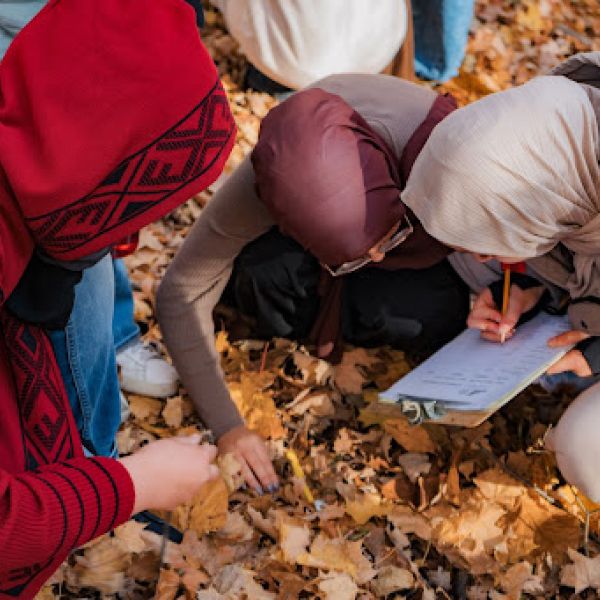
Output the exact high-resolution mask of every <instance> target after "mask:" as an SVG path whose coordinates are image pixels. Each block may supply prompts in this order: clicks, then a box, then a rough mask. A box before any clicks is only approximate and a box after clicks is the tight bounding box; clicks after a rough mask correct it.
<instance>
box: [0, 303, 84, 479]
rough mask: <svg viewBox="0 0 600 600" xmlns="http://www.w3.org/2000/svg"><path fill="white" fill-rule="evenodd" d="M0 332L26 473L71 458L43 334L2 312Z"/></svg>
mask: <svg viewBox="0 0 600 600" xmlns="http://www.w3.org/2000/svg"><path fill="white" fill-rule="evenodd" d="M1 322H2V331H3V334H4V339H5V343H6V349H7V352H8V357H9V360H10V363H11V367H12V371H13V379H14V382H15V386H16V391H17V402H18V405H19V406H18V407H19V414H20V419H21V426H22V430H23V433H24V441H25V443H24V450H25V464H26V467H27V469H28V470H31V469H34V468H36V467H38V466H40V465H45V464H51V463H55V462H58V461H60V460H65V459H66V458H70V457H72V456H73V448H74V441H73V440H72V439H71V434H70V429H69V423H68V418H67V410H69V407H68V406H67V405H66V402H67V401H66V398H65V396H64V395H63V391H62V388H61V386H60V379H59V378H60V374H59V373H58V372H57V367H56V363H55V360H54V353H53V350H52V346H51V344H50V341H49V340H48V338H47V337H46V334H45V333H44V332H43V331H42V330H41V329H39V328H37V327H33V326H30V325H27V324H25V323H21V322H20V321H17V320H16V319H14V318H12V317H11V316H10V315H9V314H7V312H6V311H3V312H2V321H1Z"/></svg>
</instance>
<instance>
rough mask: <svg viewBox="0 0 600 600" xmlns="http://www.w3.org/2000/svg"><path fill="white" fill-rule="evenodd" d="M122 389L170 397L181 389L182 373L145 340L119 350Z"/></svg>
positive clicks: (118, 359) (157, 396)
mask: <svg viewBox="0 0 600 600" xmlns="http://www.w3.org/2000/svg"><path fill="white" fill-rule="evenodd" d="M117 365H118V366H119V379H120V381H121V389H123V390H125V391H126V392H131V393H133V394H140V395H141V396H152V397H153V398H166V397H167V396H173V395H174V394H175V393H176V392H177V385H178V383H179V376H178V375H177V371H176V370H175V368H174V367H172V366H171V365H170V364H169V363H168V362H167V361H166V360H165V359H164V358H163V357H162V356H161V355H160V353H159V351H158V350H157V349H156V348H155V347H154V346H146V345H145V344H143V343H142V342H141V341H138V342H136V343H135V344H131V345H129V346H127V347H126V348H124V349H123V350H120V351H119V352H117Z"/></svg>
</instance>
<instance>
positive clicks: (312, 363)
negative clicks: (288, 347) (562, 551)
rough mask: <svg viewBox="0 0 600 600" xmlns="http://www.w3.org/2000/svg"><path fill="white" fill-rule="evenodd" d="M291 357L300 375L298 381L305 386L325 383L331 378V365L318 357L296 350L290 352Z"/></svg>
mask: <svg viewBox="0 0 600 600" xmlns="http://www.w3.org/2000/svg"><path fill="white" fill-rule="evenodd" d="M292 359H293V361H294V364H295V365H296V368H297V369H298V371H299V373H300V375H301V378H300V382H302V384H303V385H305V386H310V387H312V386H323V385H327V384H328V383H329V381H330V380H331V379H332V378H333V368H332V366H331V365H330V364H329V363H328V362H326V361H324V360H321V359H320V358H315V357H314V356H310V355H309V354H305V353H304V352H299V351H296V352H294V353H293V354H292ZM294 381H298V380H297V379H295V380H294Z"/></svg>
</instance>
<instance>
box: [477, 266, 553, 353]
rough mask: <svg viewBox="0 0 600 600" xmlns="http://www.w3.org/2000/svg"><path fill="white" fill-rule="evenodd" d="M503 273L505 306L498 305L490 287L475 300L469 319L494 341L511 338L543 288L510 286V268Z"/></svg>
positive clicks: (537, 299) (484, 336)
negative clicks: (522, 316)
mask: <svg viewBox="0 0 600 600" xmlns="http://www.w3.org/2000/svg"><path fill="white" fill-rule="evenodd" d="M504 273H505V274H504V285H503V294H502V306H497V305H496V302H495V301H494V298H493V296H492V292H491V290H490V289H489V288H486V289H485V290H483V291H482V292H481V294H479V296H478V297H477V299H476V300H475V302H474V304H473V308H472V309H471V313H470V314H469V318H468V320H467V325H468V327H470V328H472V329H479V331H481V337H483V338H484V339H486V340H489V341H491V342H500V343H504V342H505V341H507V340H509V339H510V338H511V337H512V335H513V334H514V330H515V327H516V326H517V323H518V322H519V319H520V318H521V315H523V313H526V312H527V311H529V310H531V309H532V308H533V307H534V306H535V305H536V304H537V302H538V301H539V299H540V297H541V295H542V293H543V289H542V288H541V287H535V288H529V289H526V290H523V289H521V288H520V287H519V286H518V285H514V284H512V285H511V276H510V270H509V269H505V272H504Z"/></svg>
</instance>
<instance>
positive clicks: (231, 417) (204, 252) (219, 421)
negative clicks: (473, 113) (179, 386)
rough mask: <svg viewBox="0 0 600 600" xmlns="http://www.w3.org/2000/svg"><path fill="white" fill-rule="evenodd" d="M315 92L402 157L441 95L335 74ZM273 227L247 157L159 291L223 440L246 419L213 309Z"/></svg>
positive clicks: (180, 353)
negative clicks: (227, 374) (236, 269)
mask: <svg viewBox="0 0 600 600" xmlns="http://www.w3.org/2000/svg"><path fill="white" fill-rule="evenodd" d="M311 87H319V88H322V89H324V90H326V91H328V92H331V93H334V94H338V95H340V96H341V97H342V98H343V99H344V100H346V102H348V104H350V105H351V106H352V107H353V108H354V109H355V110H356V111H357V112H358V113H360V114H361V115H362V117H363V118H364V119H365V120H366V121H367V122H368V123H369V125H370V126H371V127H372V128H373V129H374V130H375V131H377V133H378V134H379V135H381V136H383V138H384V139H385V140H386V142H387V143H388V144H389V145H390V147H391V148H392V150H393V151H394V153H395V154H396V156H397V157H398V158H400V156H401V154H402V151H403V149H404V146H405V144H406V143H407V141H408V140H409V138H410V136H411V135H412V134H413V132H414V131H415V129H416V128H417V127H418V126H419V125H420V124H421V122H422V121H423V120H424V119H425V117H426V116H427V113H428V112H429V109H430V108H431V105H432V104H433V102H434V100H435V98H436V94H435V93H434V92H432V91H431V90H428V89H426V88H424V87H420V86H417V85H415V84H412V83H409V82H406V81H403V80H401V79H397V78H395V77H389V76H386V75H357V74H345V75H334V76H331V77H328V78H325V79H322V80H321V81H319V82H317V83H315V84H314V85H313V86H311ZM299 143H301V140H299ZM273 224H274V223H273V220H272V219H271V217H270V216H269V214H268V213H267V210H266V209H265V207H264V205H263V204H262V202H261V201H260V199H259V198H258V197H257V196H256V193H255V191H254V173H253V171H252V165H251V163H250V160H249V159H248V158H246V160H244V161H243V162H242V164H241V165H240V166H239V168H238V169H237V170H236V171H235V172H234V173H233V174H232V175H231V177H229V179H228V180H227V181H226V182H225V183H224V185H223V186H222V187H221V188H220V189H219V190H218V192H217V193H216V194H215V195H214V197H213V198H212V199H211V201H210V202H209V204H208V206H207V207H206V208H205V209H204V210H203V211H202V214H201V215H200V217H199V219H198V221H197V222H196V223H195V224H194V226H193V227H192V229H191V231H190V233H189V235H188V237H187V238H186V240H185V242H184V244H183V246H182V247H181V249H180V250H179V252H178V253H177V256H176V257H175V259H174V261H173V263H172V264H171V266H170V267H169V269H168V271H167V273H166V275H165V278H164V280H163V282H162V284H161V286H160V288H159V291H158V297H157V312H158V319H159V322H160V325H161V328H162V332H163V336H164V339H165V342H166V344H167V347H168V349H169V352H170V353H171V356H172V358H173V362H174V363H175V366H176V367H177V370H178V372H179V375H180V377H181V380H182V382H183V384H184V385H185V387H186V388H187V390H188V392H189V394H190V396H191V397H192V400H193V401H194V405H195V407H196V409H197V411H198V413H199V415H200V417H201V418H202V420H203V421H204V423H205V424H206V425H207V426H208V427H209V428H210V429H211V430H212V431H213V433H214V435H215V436H217V437H219V436H221V435H222V434H223V433H225V432H227V431H229V430H230V429H232V428H233V427H235V426H237V425H239V424H241V423H242V419H241V417H240V415H239V413H238V411H237V408H236V406H235V404H234V403H233V400H232V399H231V397H230V395H229V392H228V390H227V386H226V384H225V381H224V379H223V374H222V371H221V368H220V364H219V356H218V354H217V352H216V350H215V344H214V325H213V319H212V311H213V308H214V306H215V304H216V303H217V302H218V301H219V298H220V297H221V294H222V292H223V289H224V288H225V286H226V284H227V281H228V279H229V276H230V275H231V270H232V267H233V261H234V259H235V257H236V256H237V255H238V253H239V252H240V251H241V250H242V248H243V247H244V246H245V245H246V244H248V243H249V242H251V241H252V240H254V239H256V238H257V237H259V236H260V235H261V234H263V233H264V232H266V231H267V230H268V229H269V228H270V227H272V226H273Z"/></svg>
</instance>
